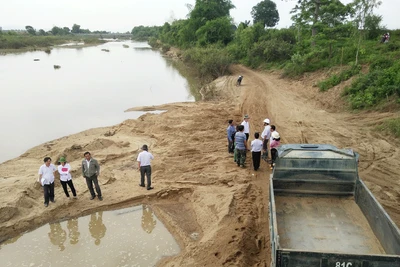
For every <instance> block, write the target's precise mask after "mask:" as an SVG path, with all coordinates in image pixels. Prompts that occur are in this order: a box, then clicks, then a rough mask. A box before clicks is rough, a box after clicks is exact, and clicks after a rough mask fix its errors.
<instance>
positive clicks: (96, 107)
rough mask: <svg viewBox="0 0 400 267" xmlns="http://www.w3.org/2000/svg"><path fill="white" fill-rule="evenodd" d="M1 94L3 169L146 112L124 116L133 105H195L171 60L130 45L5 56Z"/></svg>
mask: <svg viewBox="0 0 400 267" xmlns="http://www.w3.org/2000/svg"><path fill="white" fill-rule="evenodd" d="M124 44H125V47H124V46H123V45H124ZM126 45H128V46H129V47H126ZM102 49H108V50H109V52H106V51H102ZM35 60H36V61H35ZM54 65H59V66H60V68H58V69H56V68H54ZM0 94H1V95H0V125H1V131H0V163H1V162H4V161H6V160H10V159H12V158H14V157H17V156H19V155H21V154H22V153H24V152H25V151H26V150H27V149H29V148H31V147H34V146H36V145H40V144H42V143H44V142H46V141H50V140H53V139H56V138H59V137H63V136H66V135H70V134H73V133H77V132H80V131H83V130H86V129H90V128H95V127H103V126H111V125H114V124H118V123H120V122H122V121H124V120H125V119H129V118H137V117H138V116H140V115H142V114H143V113H141V112H129V113H125V112H124V110H126V109H128V108H131V107H136V106H144V105H146V106H147V105H160V104H165V103H171V102H182V101H194V98H193V96H192V95H191V93H190V89H189V84H188V81H187V80H186V79H185V78H184V77H183V76H182V75H181V74H180V73H179V72H178V70H177V69H175V68H174V67H173V66H172V64H171V63H170V62H169V61H168V59H165V58H164V57H162V55H161V54H160V53H159V52H157V51H153V50H151V49H149V47H148V45H147V44H145V43H135V42H131V41H124V42H115V41H114V42H108V43H105V44H103V45H100V46H94V47H85V48H54V49H52V51H51V53H50V54H46V53H45V52H42V51H38V52H27V53H21V54H7V55H3V56H0Z"/></svg>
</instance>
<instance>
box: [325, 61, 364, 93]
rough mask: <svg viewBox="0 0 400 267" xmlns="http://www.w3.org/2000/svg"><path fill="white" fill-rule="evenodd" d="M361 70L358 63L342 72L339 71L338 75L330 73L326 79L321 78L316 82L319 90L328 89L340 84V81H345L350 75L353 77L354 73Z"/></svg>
mask: <svg viewBox="0 0 400 267" xmlns="http://www.w3.org/2000/svg"><path fill="white" fill-rule="evenodd" d="M360 70H361V66H360V65H356V66H351V67H350V68H349V69H345V70H343V71H342V72H340V73H339V75H336V74H335V75H332V76H331V77H329V78H328V79H326V80H323V81H321V82H319V83H318V87H319V89H320V90H321V91H326V90H328V89H331V88H332V87H334V86H336V85H338V84H340V83H341V82H344V81H347V80H348V79H350V78H351V77H353V76H354V75H356V74H359V73H360Z"/></svg>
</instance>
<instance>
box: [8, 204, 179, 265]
mask: <svg viewBox="0 0 400 267" xmlns="http://www.w3.org/2000/svg"><path fill="white" fill-rule="evenodd" d="M177 253H179V246H178V244H177V243H176V241H175V240H174V238H173V237H172V235H171V234H170V233H169V232H168V230H167V229H166V228H165V226H164V225H163V224H162V222H161V221H159V220H158V219H157V217H156V216H155V215H154V214H153V212H152V210H151V208H150V207H149V206H146V205H140V206H135V207H131V208H125V209H121V210H115V211H104V212H102V211H100V212H96V213H93V214H91V215H88V216H85V217H80V218H77V219H70V220H68V221H63V222H58V223H51V224H47V225H44V226H42V227H40V228H38V229H36V230H34V231H32V232H29V233H25V234H23V235H20V236H17V237H15V238H13V239H11V240H8V241H6V242H4V243H2V244H1V245H0V259H1V266H146V267H148V266H154V265H155V264H156V263H157V262H158V261H159V260H160V259H161V258H162V257H165V256H171V255H174V254H177Z"/></svg>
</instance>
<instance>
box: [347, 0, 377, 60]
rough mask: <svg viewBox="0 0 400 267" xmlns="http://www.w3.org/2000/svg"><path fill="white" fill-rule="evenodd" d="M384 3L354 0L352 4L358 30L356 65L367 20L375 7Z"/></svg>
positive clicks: (370, 0)
mask: <svg viewBox="0 0 400 267" xmlns="http://www.w3.org/2000/svg"><path fill="white" fill-rule="evenodd" d="M381 4H382V1H380V0H354V1H353V3H352V5H353V8H354V14H355V19H354V22H355V24H356V26H357V31H358V43H357V52H356V65H357V64H358V55H359V53H360V47H361V40H362V39H363V37H364V33H365V29H366V22H367V20H368V17H369V16H372V15H373V12H374V9H375V8H377V7H379V6H380V5H381Z"/></svg>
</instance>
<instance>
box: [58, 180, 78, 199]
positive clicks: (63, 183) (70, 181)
mask: <svg viewBox="0 0 400 267" xmlns="http://www.w3.org/2000/svg"><path fill="white" fill-rule="evenodd" d="M60 182H61V185H62V187H63V189H64V193H65V195H66V196H67V197H69V193H68V189H67V185H68V186H69V188H70V189H71V192H72V195H73V196H74V197H76V191H75V187H74V183H73V182H72V180H69V181H67V182H64V181H61V180H60Z"/></svg>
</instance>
